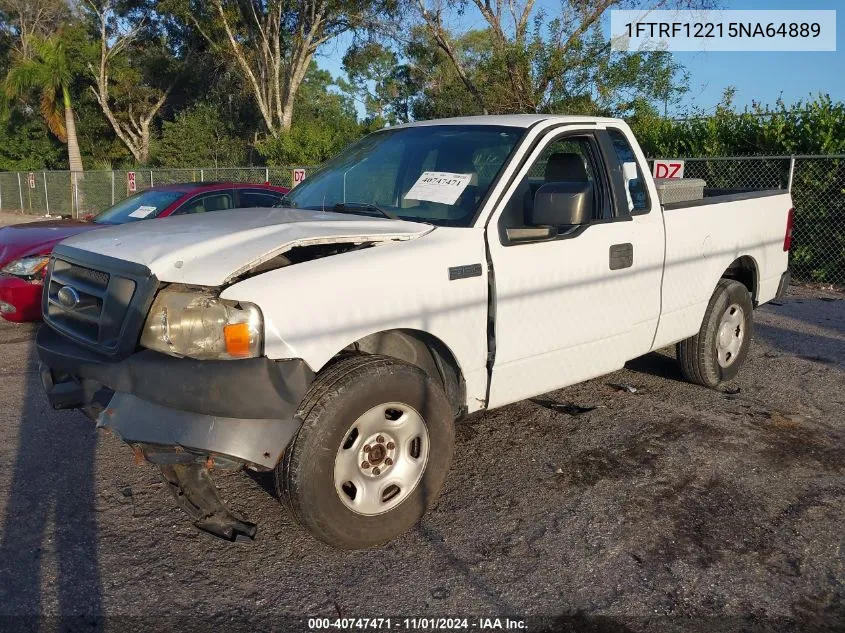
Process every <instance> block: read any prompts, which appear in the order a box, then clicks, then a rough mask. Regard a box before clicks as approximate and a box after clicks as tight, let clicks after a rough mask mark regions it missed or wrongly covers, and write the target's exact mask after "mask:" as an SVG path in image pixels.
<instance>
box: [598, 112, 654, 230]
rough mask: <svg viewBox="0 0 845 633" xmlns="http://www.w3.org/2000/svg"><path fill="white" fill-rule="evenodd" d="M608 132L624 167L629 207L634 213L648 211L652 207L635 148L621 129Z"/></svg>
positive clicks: (620, 163)
mask: <svg viewBox="0 0 845 633" xmlns="http://www.w3.org/2000/svg"><path fill="white" fill-rule="evenodd" d="M607 134H608V136H609V137H610V142H611V143H612V144H613V150H614V151H615V153H616V159H617V160H618V161H619V165H621V167H622V176H623V178H624V179H625V187H626V189H627V192H626V193H627V197H628V209H629V210H630V212H631V213H632V214H636V213H638V212H639V213H648V210H649V208H650V206H651V205H650V204H649V200H648V191H647V190H646V187H645V179H644V178H643V172H642V170H641V169H640V163H639V162H638V161H637V157H636V155H635V154H634V149H633V148H632V147H631V144H630V143H629V142H628V139H627V138H626V137H625V135H624V134H623V133H622V131H621V130H615V129H612V128H610V129H608V130H607Z"/></svg>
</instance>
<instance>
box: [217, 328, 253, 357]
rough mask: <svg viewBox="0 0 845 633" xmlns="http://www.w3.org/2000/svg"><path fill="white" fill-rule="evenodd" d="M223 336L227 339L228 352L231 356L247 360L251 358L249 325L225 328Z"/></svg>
mask: <svg viewBox="0 0 845 633" xmlns="http://www.w3.org/2000/svg"><path fill="white" fill-rule="evenodd" d="M223 336H224V338H225V339H226V352H227V353H228V354H229V355H230V356H235V357H237V358H246V357H248V356H249V352H250V346H249V324H248V323H235V324H233V325H227V326H225V327H224V328H223Z"/></svg>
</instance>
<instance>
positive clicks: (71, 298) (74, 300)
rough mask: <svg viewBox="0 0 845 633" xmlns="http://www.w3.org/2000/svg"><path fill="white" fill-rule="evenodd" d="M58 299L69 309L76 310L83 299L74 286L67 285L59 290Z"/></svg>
mask: <svg viewBox="0 0 845 633" xmlns="http://www.w3.org/2000/svg"><path fill="white" fill-rule="evenodd" d="M58 299H59V304H60V305H61V306H62V307H63V308H66V309H67V310H75V309H76V307H77V306H78V305H79V302H80V301H81V299H80V298H79V293H78V292H77V291H76V288H72V287H71V286H65V287H64V288H62V289H61V290H59V294H58Z"/></svg>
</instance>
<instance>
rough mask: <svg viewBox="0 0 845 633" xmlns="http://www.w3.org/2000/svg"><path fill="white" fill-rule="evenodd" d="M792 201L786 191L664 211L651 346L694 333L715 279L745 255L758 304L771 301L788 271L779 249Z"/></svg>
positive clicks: (658, 345)
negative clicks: (751, 263)
mask: <svg viewBox="0 0 845 633" xmlns="http://www.w3.org/2000/svg"><path fill="white" fill-rule="evenodd" d="M791 207H792V201H791V198H790V196H789V194H788V193H787V192H785V191H784V193H783V195H775V196H765V197H760V198H752V199H748V200H732V201H728V202H724V203H716V204H707V205H701V206H689V207H682V208H672V209H668V210H666V211H664V215H663V217H664V223H665V226H666V264H665V271H664V276H663V299H662V305H663V309H662V312H661V316H660V324H659V325H658V328H657V336H656V337H655V341H654V346H653V348H654V349H659V348H661V347H664V346H666V345H669V344H671V343H676V342H678V341H681V340H683V339H685V338H688V337H690V336H693V335H694V334H695V333H696V332H698V329H699V328H700V327H701V321H702V319H703V318H704V312H705V310H706V309H707V304H708V302H709V301H710V296H711V294H712V293H713V289H714V288H715V287H716V283H717V282H718V281H719V278H720V277H721V276H722V274H723V273H724V272H725V270H727V268H728V267H729V266H730V265H731V263H733V262H734V261H735V260H736V259H738V258H740V257H742V256H744V255H745V256H749V257H751V258H752V259H753V260H754V263H755V266H756V269H757V270H756V273H757V281H756V296H755V299H756V302H757V303H765V302H767V301H770V300H772V299H773V298H774V297H775V295H776V293H777V288H778V284H779V282H780V277H781V274H782V273H783V272H784V271H785V270H786V268H787V264H788V254H787V253H786V252H784V250H783V239H784V233H785V231H786V222H787V215H788V213H789V209H790V208H791Z"/></svg>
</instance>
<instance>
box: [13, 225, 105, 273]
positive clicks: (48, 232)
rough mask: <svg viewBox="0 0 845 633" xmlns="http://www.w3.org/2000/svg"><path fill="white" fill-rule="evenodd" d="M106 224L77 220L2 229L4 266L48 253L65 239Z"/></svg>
mask: <svg viewBox="0 0 845 633" xmlns="http://www.w3.org/2000/svg"><path fill="white" fill-rule="evenodd" d="M101 226H102V225H100V224H91V223H90V222H80V221H77V220H36V221H35V222H25V223H22V224H11V225H9V226H4V227H3V228H0V267H3V266H5V265H6V264H8V263H9V262H11V261H13V260H15V259H20V258H21V257H27V256H29V255H41V254H47V253H49V252H50V251H51V250H53V247H54V246H55V245H56V244H58V243H59V242H61V241H62V240H63V239H65V238H67V237H70V236H71V235H76V234H78V233H87V232H88V231H91V230H93V229H99V228H101Z"/></svg>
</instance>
